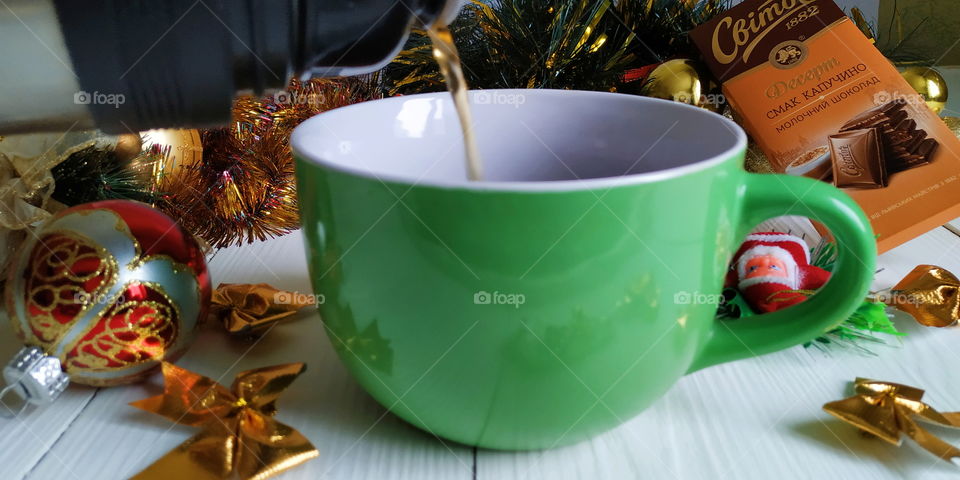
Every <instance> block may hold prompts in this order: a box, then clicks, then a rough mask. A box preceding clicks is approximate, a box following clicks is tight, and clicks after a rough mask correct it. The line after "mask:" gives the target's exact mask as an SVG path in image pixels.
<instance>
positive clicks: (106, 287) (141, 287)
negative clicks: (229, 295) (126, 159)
mask: <svg viewBox="0 0 960 480" xmlns="http://www.w3.org/2000/svg"><path fill="white" fill-rule="evenodd" d="M209 304H210V276H209V273H208V272H207V266H206V262H205V260H204V256H203V253H202V252H201V250H200V248H199V247H198V246H197V243H196V242H195V241H194V240H193V237H192V236H191V235H190V234H188V233H187V232H186V231H184V230H183V229H182V228H180V227H179V226H178V225H177V224H176V223H174V222H173V220H171V219H170V217H167V216H166V215H164V214H163V213H160V212H159V211H158V210H155V209H153V208H151V207H149V206H147V205H146V204H143V203H139V202H132V201H126V200H106V201H100V202H92V203H85V204H82V205H77V206H75V207H71V208H69V209H66V210H63V211H61V212H59V213H58V214H57V215H55V216H53V217H52V218H51V219H50V220H49V221H48V222H47V223H45V224H44V225H43V226H42V227H41V228H39V229H38V230H37V231H36V233H35V235H33V236H31V238H30V240H29V242H28V243H27V244H25V246H24V247H23V248H22V249H21V251H20V254H19V256H18V257H17V258H16V259H15V261H14V262H13V264H12V267H11V268H10V273H9V280H8V282H7V288H6V306H7V312H9V316H10V324H11V325H12V327H13V330H14V332H16V334H17V336H18V337H20V339H21V340H22V341H23V343H24V344H26V345H27V346H31V347H37V348H39V349H40V350H42V352H43V354H44V355H46V356H49V357H53V358H55V359H56V360H57V361H58V362H59V368H58V370H60V369H62V370H63V372H65V373H66V374H67V376H68V377H69V381H70V382H75V383H80V384H84V385H93V386H110V385H117V384H120V383H128V382H132V381H135V380H138V379H140V378H143V377H144V376H146V375H149V374H150V373H151V372H152V371H153V370H155V369H156V368H158V367H159V366H160V362H161V361H163V360H174V359H176V358H177V357H178V356H179V355H181V354H182V353H184V351H185V349H186V348H187V346H189V344H190V342H191V341H192V339H193V334H194V330H195V328H196V326H197V325H198V324H199V322H200V321H201V320H202V319H203V318H205V316H206V312H207V310H208V308H209Z"/></svg>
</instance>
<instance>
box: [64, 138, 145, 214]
mask: <svg viewBox="0 0 960 480" xmlns="http://www.w3.org/2000/svg"><path fill="white" fill-rule="evenodd" d="M53 178H54V179H55V185H56V188H55V190H54V191H53V195H52V197H53V199H54V200H56V201H58V202H60V203H63V204H64V205H67V206H73V205H79V204H81V203H87V202H93V201H97V200H111V199H123V200H137V201H140V202H145V203H153V201H154V199H155V197H156V195H155V193H154V192H153V187H152V186H151V185H150V184H149V183H148V182H146V181H145V180H144V178H143V177H142V176H141V175H139V174H138V173H137V172H136V171H133V170H131V169H130V168H128V164H127V162H124V161H121V160H120V159H118V158H117V155H116V154H115V153H114V151H113V150H110V149H99V148H96V147H87V148H85V149H83V150H80V151H78V152H76V153H74V154H73V155H70V157H69V158H67V159H66V160H64V161H63V162H62V163H60V164H59V165H57V166H56V167H54V168H53Z"/></svg>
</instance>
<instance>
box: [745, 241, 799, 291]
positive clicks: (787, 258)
mask: <svg viewBox="0 0 960 480" xmlns="http://www.w3.org/2000/svg"><path fill="white" fill-rule="evenodd" d="M760 255H771V256H773V257H776V258H777V259H779V260H780V261H782V262H783V263H784V265H785V266H786V268H787V276H786V277H785V278H784V277H753V278H746V276H747V271H746V268H747V262H749V261H750V259H751V258H754V257H757V256H760ZM809 265H810V250H809V248H808V247H807V243H806V242H804V241H803V239H802V238H800V237H798V236H796V235H790V234H788V233H781V232H759V233H751V234H750V235H747V238H746V240H744V242H743V244H742V245H740V248H739V249H738V250H737V252H736V253H735V254H734V255H733V261H732V263H731V265H730V270H731V271H730V272H729V273H728V275H727V280H728V281H727V283H728V284H729V285H730V286H737V287H739V288H745V287H748V286H750V285H756V284H758V283H765V282H770V283H779V284H783V285H787V287H788V288H791V289H798V288H800V284H801V283H802V278H803V277H804V273H806V272H805V271H804V270H806V268H805V267H807V266H809Z"/></svg>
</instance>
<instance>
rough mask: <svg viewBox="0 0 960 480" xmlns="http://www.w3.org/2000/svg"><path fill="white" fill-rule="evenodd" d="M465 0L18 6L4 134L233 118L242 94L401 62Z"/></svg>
mask: <svg viewBox="0 0 960 480" xmlns="http://www.w3.org/2000/svg"><path fill="white" fill-rule="evenodd" d="M462 3H463V0H151V1H147V0H6V2H5V8H2V9H0V45H2V47H0V61H2V65H0V85H2V87H0V134H5V133H20V132H34V131H55V130H70V129H74V130H75V129H87V128H94V127H96V128H100V129H101V130H103V131H105V132H107V133H130V132H138V131H143V130H148V129H151V128H158V127H200V126H209V125H216V124H223V123H225V122H227V121H228V120H229V118H230V107H231V104H232V101H233V98H234V97H235V96H236V95H237V94H239V93H252V94H255V95H262V94H265V93H271V92H273V91H276V90H279V89H282V88H283V87H284V86H285V85H286V84H287V82H288V80H289V79H290V78H291V77H292V76H299V77H302V78H305V77H310V76H324V77H330V76H339V75H355V74H361V73H368V72H372V71H375V70H377V69H379V68H380V67H382V66H383V65H384V64H386V63H387V62H389V61H390V59H392V58H393V57H394V56H395V55H396V53H397V52H398V51H399V49H400V47H401V46H402V45H403V42H404V40H405V39H406V36H407V33H408V31H409V29H410V27H411V26H413V25H420V26H429V25H431V24H432V23H434V22H437V21H442V22H449V21H450V20H452V17H453V16H455V15H456V13H457V11H458V10H459V8H460V6H461V5H462Z"/></svg>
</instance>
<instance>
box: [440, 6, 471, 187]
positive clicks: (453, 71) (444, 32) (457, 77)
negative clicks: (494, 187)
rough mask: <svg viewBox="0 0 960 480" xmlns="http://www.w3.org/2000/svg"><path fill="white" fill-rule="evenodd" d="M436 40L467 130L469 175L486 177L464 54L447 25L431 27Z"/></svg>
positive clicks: (444, 75)
mask: <svg viewBox="0 0 960 480" xmlns="http://www.w3.org/2000/svg"><path fill="white" fill-rule="evenodd" d="M427 34H428V35H430V40H432V41H433V57H434V58H436V59H437V63H438V64H440V73H442V74H443V78H444V80H446V81H447V89H448V90H450V95H452V96H453V105H454V107H455V108H456V110H457V117H459V118H460V130H461V131H463V149H464V151H465V153H466V157H467V176H468V177H469V178H470V180H480V179H482V178H483V168H482V166H481V163H480V152H479V151H478V150H477V139H476V138H475V137H474V136H473V117H472V116H471V115H470V102H469V100H468V98H467V81H466V80H465V79H464V78H463V68H462V67H461V65H460V55H459V54H458V53H457V47H456V45H454V44H453V35H451V34H450V30H449V29H448V28H447V27H446V26H445V25H440V24H439V23H436V24H434V26H432V27H430V28H429V29H428V30H427Z"/></svg>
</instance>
